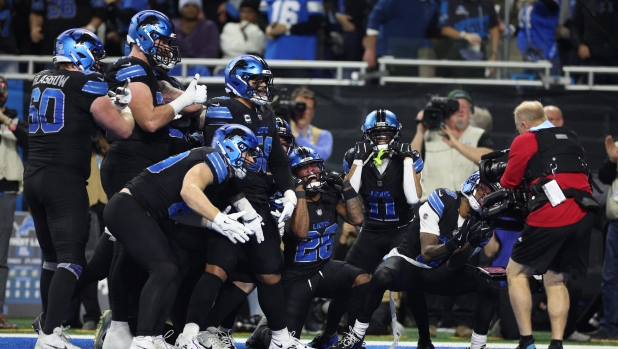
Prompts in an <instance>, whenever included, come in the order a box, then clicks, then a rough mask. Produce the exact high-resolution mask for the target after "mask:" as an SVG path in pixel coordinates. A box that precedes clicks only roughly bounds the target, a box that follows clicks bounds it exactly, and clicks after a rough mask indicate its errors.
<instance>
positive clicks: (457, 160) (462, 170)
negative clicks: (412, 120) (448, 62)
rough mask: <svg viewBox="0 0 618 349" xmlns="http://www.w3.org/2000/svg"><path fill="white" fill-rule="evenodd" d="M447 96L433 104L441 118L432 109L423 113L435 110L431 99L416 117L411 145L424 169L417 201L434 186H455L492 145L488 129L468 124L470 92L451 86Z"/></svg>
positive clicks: (457, 187) (470, 109) (424, 198)
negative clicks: (421, 160)
mask: <svg viewBox="0 0 618 349" xmlns="http://www.w3.org/2000/svg"><path fill="white" fill-rule="evenodd" d="M448 99H449V101H444V103H440V105H438V106H436V107H437V109H441V110H442V114H443V115H442V117H438V118H437V119H441V120H436V118H435V115H433V113H432V115H429V113H428V115H427V116H425V115H424V114H425V113H427V112H428V111H430V110H435V109H433V108H431V109H430V107H431V105H435V104H436V103H432V102H430V106H429V108H426V109H425V111H421V112H420V113H418V115H417V117H416V120H417V126H416V134H415V135H414V139H412V143H411V144H412V149H416V150H418V151H420V152H421V156H422V157H423V159H424V161H425V171H426V172H425V174H424V175H423V179H422V180H421V184H422V188H423V196H422V198H421V201H425V200H427V196H428V195H429V194H431V192H432V191H433V190H435V189H437V188H447V189H450V190H453V191H455V190H458V189H459V186H460V185H461V183H462V182H463V181H464V180H465V179H466V178H468V175H469V174H470V173H472V172H474V171H475V170H477V166H478V162H479V161H480V160H481V156H482V155H483V154H486V153H489V152H491V151H492V148H493V146H494V142H493V140H492V139H491V137H490V136H489V133H487V132H485V131H484V130H483V129H481V128H478V127H474V126H472V125H470V124H469V123H470V114H471V112H472V110H473V107H472V98H471V97H470V95H469V94H468V93H467V92H466V91H463V90H453V91H451V92H450V93H449V94H448ZM441 100H444V98H442V99H441ZM455 100H456V101H457V102H458V104H457V103H455ZM429 118H431V121H430V120H429ZM432 121H433V122H432ZM449 163H450V166H449V165H447V164H449Z"/></svg>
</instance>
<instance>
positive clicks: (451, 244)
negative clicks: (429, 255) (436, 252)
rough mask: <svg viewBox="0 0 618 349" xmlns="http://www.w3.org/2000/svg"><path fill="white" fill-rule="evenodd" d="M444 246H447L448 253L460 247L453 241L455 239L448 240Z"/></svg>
mask: <svg viewBox="0 0 618 349" xmlns="http://www.w3.org/2000/svg"><path fill="white" fill-rule="evenodd" d="M444 247H446V250H447V251H448V253H453V251H455V250H456V249H457V248H458V247H457V245H455V242H453V239H451V240H449V241H447V242H446V243H445V244H444Z"/></svg>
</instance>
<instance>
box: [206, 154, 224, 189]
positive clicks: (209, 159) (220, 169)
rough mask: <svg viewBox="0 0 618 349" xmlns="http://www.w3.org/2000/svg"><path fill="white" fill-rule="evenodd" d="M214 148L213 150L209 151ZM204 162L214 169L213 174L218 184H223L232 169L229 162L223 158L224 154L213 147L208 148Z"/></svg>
mask: <svg viewBox="0 0 618 349" xmlns="http://www.w3.org/2000/svg"><path fill="white" fill-rule="evenodd" d="M208 150H212V151H208ZM204 162H205V163H206V165H208V167H210V170H211V171H212V174H213V176H214V177H215V181H216V183H217V184H221V183H222V182H223V181H224V180H226V179H227V177H228V175H229V173H230V171H229V165H228V163H227V162H226V161H225V160H224V159H223V155H221V153H220V152H218V151H216V150H215V149H213V148H210V149H207V151H206V154H205V155H204Z"/></svg>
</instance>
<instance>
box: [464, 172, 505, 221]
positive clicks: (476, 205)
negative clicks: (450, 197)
mask: <svg viewBox="0 0 618 349" xmlns="http://www.w3.org/2000/svg"><path fill="white" fill-rule="evenodd" d="M480 184H481V176H480V174H479V171H475V172H473V173H472V174H471V175H470V177H468V178H467V179H466V181H465V182H463V184H462V185H461V194H463V196H465V197H466V198H467V199H468V203H470V207H471V208H472V209H473V210H474V211H476V212H478V213H482V212H483V207H482V205H483V198H484V197H485V196H487V195H488V194H491V193H493V192H495V191H497V190H500V189H502V186H501V185H500V183H491V184H489V185H487V184H485V183H483V185H485V186H487V187H488V188H489V190H490V192H489V193H487V192H486V193H484V195H483V196H482V197H480V198H479V199H480V202H479V200H477V199H476V191H477V189H478V187H479V185H480Z"/></svg>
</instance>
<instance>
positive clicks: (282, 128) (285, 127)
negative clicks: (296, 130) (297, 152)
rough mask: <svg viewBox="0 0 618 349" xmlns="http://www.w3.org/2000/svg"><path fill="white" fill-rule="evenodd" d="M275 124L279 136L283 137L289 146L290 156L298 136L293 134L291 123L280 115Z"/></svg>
mask: <svg viewBox="0 0 618 349" xmlns="http://www.w3.org/2000/svg"><path fill="white" fill-rule="evenodd" d="M275 124H276V127H277V133H278V134H279V138H281V139H282V140H283V141H284V142H285V143H286V146H287V147H288V156H289V155H290V153H291V152H292V149H293V148H294V141H295V140H296V137H294V135H293V134H292V129H291V128H290V124H288V122H287V121H285V120H283V119H282V118H280V117H278V116H277V117H276V118H275Z"/></svg>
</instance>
